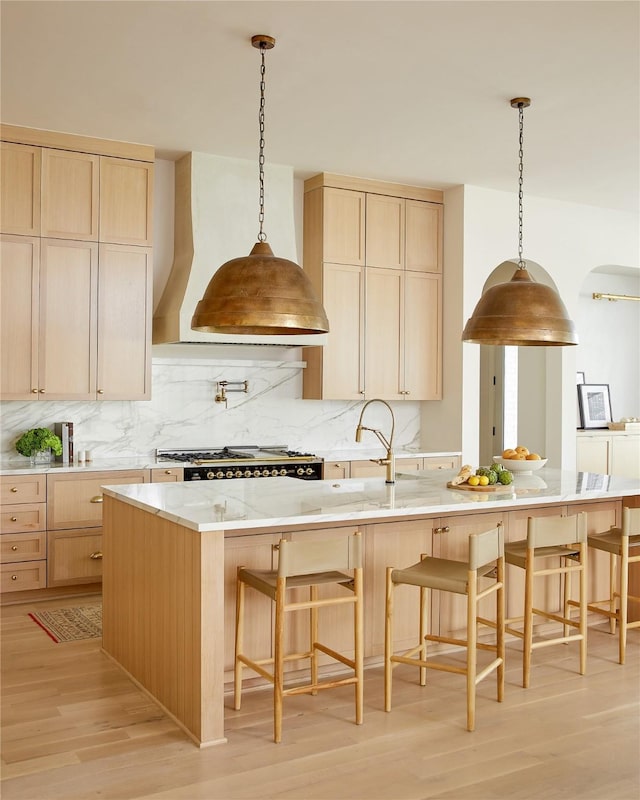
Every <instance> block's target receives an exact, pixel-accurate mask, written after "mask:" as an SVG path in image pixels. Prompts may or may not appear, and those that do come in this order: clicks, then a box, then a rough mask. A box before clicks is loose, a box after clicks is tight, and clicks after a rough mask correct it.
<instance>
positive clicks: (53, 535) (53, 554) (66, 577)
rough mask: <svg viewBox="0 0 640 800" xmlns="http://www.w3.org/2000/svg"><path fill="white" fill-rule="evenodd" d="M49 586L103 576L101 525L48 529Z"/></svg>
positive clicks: (95, 580) (90, 579)
mask: <svg viewBox="0 0 640 800" xmlns="http://www.w3.org/2000/svg"><path fill="white" fill-rule="evenodd" d="M47 536H48V540H49V542H48V544H49V558H48V560H47V571H48V577H47V586H48V587H54V586H70V585H74V584H80V583H96V582H97V581H100V580H101V579H102V549H101V548H102V528H73V529H71V530H66V531H48V533H47Z"/></svg>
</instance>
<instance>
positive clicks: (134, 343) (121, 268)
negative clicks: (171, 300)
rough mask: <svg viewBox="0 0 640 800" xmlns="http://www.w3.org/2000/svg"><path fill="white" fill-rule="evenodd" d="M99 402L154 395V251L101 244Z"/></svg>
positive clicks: (145, 397) (99, 280) (143, 397)
mask: <svg viewBox="0 0 640 800" xmlns="http://www.w3.org/2000/svg"><path fill="white" fill-rule="evenodd" d="M99 262H100V269H99V273H98V313H97V320H98V331H97V333H98V361H97V365H98V372H97V395H98V399H99V400H148V399H149V398H150V397H151V314H152V310H153V309H152V302H151V289H152V285H153V275H152V264H151V248H150V247H134V246H130V245H129V246H128V245H121V244H101V245H100V258H99Z"/></svg>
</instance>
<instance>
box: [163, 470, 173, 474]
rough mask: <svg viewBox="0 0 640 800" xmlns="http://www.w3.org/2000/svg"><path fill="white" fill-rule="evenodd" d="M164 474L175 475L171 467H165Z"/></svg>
mask: <svg viewBox="0 0 640 800" xmlns="http://www.w3.org/2000/svg"><path fill="white" fill-rule="evenodd" d="M164 474H165V475H173V472H171V470H170V469H165V471H164Z"/></svg>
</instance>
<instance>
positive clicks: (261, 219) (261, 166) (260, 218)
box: [258, 44, 267, 242]
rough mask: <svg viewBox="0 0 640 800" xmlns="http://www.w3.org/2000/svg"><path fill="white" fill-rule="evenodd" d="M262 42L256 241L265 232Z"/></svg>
mask: <svg viewBox="0 0 640 800" xmlns="http://www.w3.org/2000/svg"><path fill="white" fill-rule="evenodd" d="M266 49H267V48H266V46H265V45H264V44H262V45H260V55H261V59H262V61H261V65H260V111H259V113H258V122H259V127H260V145H259V146H260V155H259V157H258V170H259V174H260V213H259V214H258V222H259V223H260V231H259V233H258V241H259V242H266V241H267V234H266V233H265V232H264V231H263V229H262V226H263V225H264V88H265V81H264V76H265V72H266V68H265V65H264V54H265V50H266Z"/></svg>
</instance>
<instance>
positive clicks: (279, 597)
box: [273, 578, 285, 743]
mask: <svg viewBox="0 0 640 800" xmlns="http://www.w3.org/2000/svg"><path fill="white" fill-rule="evenodd" d="M284 585H285V582H284V579H283V578H278V586H277V589H276V599H275V642H274V653H273V657H274V663H273V740H274V742H276V743H277V742H280V741H281V739H282V691H283V689H284Z"/></svg>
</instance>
